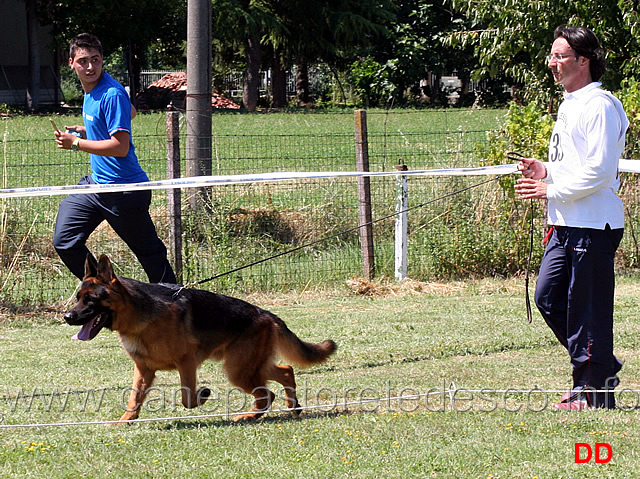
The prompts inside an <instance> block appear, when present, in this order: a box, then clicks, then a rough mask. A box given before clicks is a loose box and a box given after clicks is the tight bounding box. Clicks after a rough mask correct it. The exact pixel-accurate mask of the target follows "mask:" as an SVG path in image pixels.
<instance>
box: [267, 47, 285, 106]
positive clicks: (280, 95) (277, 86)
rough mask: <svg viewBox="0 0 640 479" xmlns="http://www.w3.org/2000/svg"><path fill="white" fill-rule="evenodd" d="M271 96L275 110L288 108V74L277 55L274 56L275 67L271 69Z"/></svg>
mask: <svg viewBox="0 0 640 479" xmlns="http://www.w3.org/2000/svg"><path fill="white" fill-rule="evenodd" d="M271 96H272V98H273V107H274V108H284V107H286V106H287V72H285V71H284V69H283V68H282V63H281V62H280V58H279V57H278V54H277V53H276V54H275V55H274V56H273V65H272V67H271Z"/></svg>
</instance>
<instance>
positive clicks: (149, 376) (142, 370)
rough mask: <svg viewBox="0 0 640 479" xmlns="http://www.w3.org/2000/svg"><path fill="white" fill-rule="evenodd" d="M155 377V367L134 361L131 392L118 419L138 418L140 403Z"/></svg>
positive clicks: (129, 419)
mask: <svg viewBox="0 0 640 479" xmlns="http://www.w3.org/2000/svg"><path fill="white" fill-rule="evenodd" d="M155 377H156V371H155V369H150V368H148V367H146V366H145V365H144V364H138V363H136V367H135V369H134V371H133V384H132V386H131V393H130V394H129V402H128V403H127V410H126V412H125V413H124V414H123V415H122V417H121V418H120V421H131V420H133V419H137V418H138V415H139V414H140V408H141V407H142V403H143V402H144V399H145V397H146V396H147V393H148V392H149V388H150V387H151V385H152V384H153V380H154V379H155ZM112 424H117V423H112Z"/></svg>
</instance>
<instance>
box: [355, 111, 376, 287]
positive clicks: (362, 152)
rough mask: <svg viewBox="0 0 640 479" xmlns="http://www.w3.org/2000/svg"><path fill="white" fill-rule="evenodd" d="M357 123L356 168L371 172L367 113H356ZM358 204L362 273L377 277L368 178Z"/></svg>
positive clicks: (360, 182) (360, 185)
mask: <svg viewBox="0 0 640 479" xmlns="http://www.w3.org/2000/svg"><path fill="white" fill-rule="evenodd" d="M355 123H356V167H357V170H358V171H367V172H368V171H369V142H368V138H367V112H366V110H356V111H355ZM358 202H359V204H360V223H359V224H360V225H362V227H361V228H360V245H361V247H362V271H363V275H364V276H365V278H367V279H369V280H371V279H373V278H374V277H375V274H376V267H375V256H374V251H373V225H372V224H371V222H372V215H371V182H370V178H369V177H368V176H366V177H359V178H358Z"/></svg>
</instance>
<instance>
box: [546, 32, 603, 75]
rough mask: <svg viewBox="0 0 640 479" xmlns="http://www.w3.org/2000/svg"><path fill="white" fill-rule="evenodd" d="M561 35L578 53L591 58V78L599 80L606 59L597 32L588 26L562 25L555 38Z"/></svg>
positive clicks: (554, 35)
mask: <svg viewBox="0 0 640 479" xmlns="http://www.w3.org/2000/svg"><path fill="white" fill-rule="evenodd" d="M559 37H562V38H564V39H565V40H567V43H569V46H570V47H571V48H572V49H573V51H575V52H576V53H577V54H578V55H580V56H581V57H585V58H588V59H589V71H590V72H591V79H592V80H593V81H599V80H600V78H602V75H604V71H605V68H606V60H605V58H604V50H603V49H602V48H600V42H599V41H598V38H597V37H596V36H595V34H594V33H593V32H592V31H591V30H589V29H588V28H586V27H568V26H566V25H560V26H559V27H558V28H556V31H555V32H554V34H553V38H554V40H555V39H557V38H559Z"/></svg>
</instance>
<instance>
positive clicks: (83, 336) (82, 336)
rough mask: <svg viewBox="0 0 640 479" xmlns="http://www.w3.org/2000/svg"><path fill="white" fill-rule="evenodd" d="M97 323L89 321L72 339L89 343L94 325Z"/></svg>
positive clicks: (93, 320)
mask: <svg viewBox="0 0 640 479" xmlns="http://www.w3.org/2000/svg"><path fill="white" fill-rule="evenodd" d="M95 322H96V320H95V319H92V320H91V321H89V322H88V323H87V324H85V325H84V326H82V328H81V329H80V331H78V332H77V333H76V334H74V335H73V337H72V338H71V339H79V340H80V341H88V340H89V339H91V328H92V327H93V324H94V323H95Z"/></svg>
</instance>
